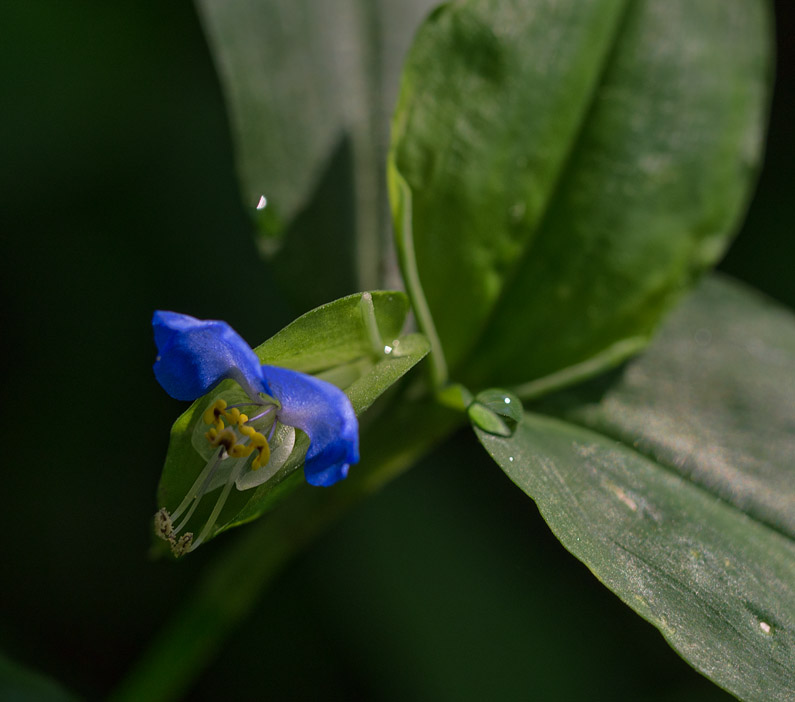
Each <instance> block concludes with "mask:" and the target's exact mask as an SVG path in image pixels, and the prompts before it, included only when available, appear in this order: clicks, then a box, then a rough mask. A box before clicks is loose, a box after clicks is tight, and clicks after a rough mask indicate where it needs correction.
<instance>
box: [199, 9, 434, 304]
mask: <svg viewBox="0 0 795 702" xmlns="http://www.w3.org/2000/svg"><path fill="white" fill-rule="evenodd" d="M196 4H197V6H198V8H199V10H200V13H201V16H202V20H203V24H204V27H205V30H206V32H207V35H208V38H209V41H210V45H211V48H212V51H213V56H214V58H215V60H216V64H217V66H218V71H219V75H220V78H221V82H222V86H223V89H224V93H225V96H226V102H227V105H228V108H229V111H230V117H231V121H232V127H233V134H234V138H235V144H236V152H237V162H238V171H239V175H240V180H241V187H242V191H243V199H244V203H245V205H246V206H247V207H248V208H249V209H250V211H251V213H252V215H253V216H254V217H256V220H257V223H258V225H259V226H258V231H259V235H260V236H259V242H260V244H261V248H262V251H263V253H264V254H266V255H268V256H273V255H274V254H276V256H275V259H274V263H275V266H274V272H275V273H276V275H277V277H280V278H281V282H282V284H283V286H284V288H285V289H286V290H287V291H288V292H289V293H291V295H292V296H293V297H294V299H295V300H296V301H297V303H298V304H300V305H301V306H302V308H303V309H306V308H307V307H311V306H314V305H317V304H319V303H320V302H323V301H325V300H329V299H333V298H335V297H339V296H341V295H345V294H347V293H351V292H353V291H354V290H362V289H369V288H373V287H378V286H379V285H383V284H384V283H383V280H382V278H381V274H382V272H383V271H380V270H379V265H378V262H379V257H380V256H381V250H382V249H384V248H386V247H383V246H382V244H383V242H384V240H385V237H386V229H387V226H386V225H387V222H388V215H387V209H388V208H387V205H386V194H385V191H386V188H385V183H384V177H383V164H384V162H385V160H386V145H387V143H388V134H387V129H388V115H389V113H390V111H391V109H392V105H393V103H394V99H395V96H396V94H397V86H398V77H399V71H400V67H401V65H402V61H403V54H404V53H405V51H406V49H407V47H408V45H409V41H410V38H411V36H412V33H413V32H414V30H415V28H416V27H417V25H418V24H419V22H420V20H421V19H422V17H423V16H424V15H425V14H426V13H427V12H428V10H429V9H430V8H431V7H432V6H433V5H435V4H436V2H435V0H401V2H398V3H395V2H391V1H390V0H378V1H377V2H376V1H364V2H363V1H362V0H322V2H317V0H196ZM262 195H265V196H266V199H267V206H266V207H265V208H264V209H262V210H255V205H256V204H257V203H258V201H259V200H260V197H261V196H262ZM277 251H278V254H277V253H276V252H277ZM280 274H281V275H280ZM307 280H311V281H312V284H311V285H307V284H306V281H307ZM393 282H394V281H393Z"/></svg>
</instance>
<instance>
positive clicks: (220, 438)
mask: <svg viewBox="0 0 795 702" xmlns="http://www.w3.org/2000/svg"><path fill="white" fill-rule="evenodd" d="M210 431H212V429H211V430H210ZM207 433H208V434H209V433H210V432H207ZM236 441H237V437H236V436H235V432H233V431H232V430H231V429H224V430H223V431H222V432H220V433H219V434H218V435H217V436H216V437H215V438H213V439H211V440H210V443H211V444H212V445H213V446H223V447H224V448H225V449H226V451H227V453H229V451H231V450H232V447H233V446H234V445H235V443H236Z"/></svg>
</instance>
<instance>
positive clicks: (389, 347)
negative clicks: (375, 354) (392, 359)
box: [384, 346, 392, 353]
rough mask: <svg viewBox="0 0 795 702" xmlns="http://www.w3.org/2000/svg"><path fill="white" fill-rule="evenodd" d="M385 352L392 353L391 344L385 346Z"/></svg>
mask: <svg viewBox="0 0 795 702" xmlns="http://www.w3.org/2000/svg"><path fill="white" fill-rule="evenodd" d="M384 353H392V347H391V346H384Z"/></svg>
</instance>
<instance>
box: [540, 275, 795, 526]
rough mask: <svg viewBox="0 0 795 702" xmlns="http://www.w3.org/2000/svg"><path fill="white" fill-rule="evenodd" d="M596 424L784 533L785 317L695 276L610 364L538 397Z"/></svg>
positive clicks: (787, 515) (792, 412)
mask: <svg viewBox="0 0 795 702" xmlns="http://www.w3.org/2000/svg"><path fill="white" fill-rule="evenodd" d="M538 409H541V410H543V411H545V412H548V413H552V414H556V415H558V416H560V417H563V418H565V419H568V420H569V421H573V422H575V423H577V424H581V425H583V426H586V427H589V428H592V429H595V430H597V431H599V432H600V433H602V434H604V435H606V436H609V437H611V438H614V439H616V440H618V441H621V442H622V443H624V444H626V445H628V446H634V447H635V448H636V449H637V450H638V451H640V452H641V453H643V454H645V455H647V456H649V457H650V458H652V459H654V460H655V461H657V462H659V463H661V464H662V465H665V466H666V467H667V468H668V469H670V470H673V471H676V472H677V473H680V474H681V475H682V476H683V477H686V478H687V479H688V480H690V481H692V482H694V483H696V484H698V485H700V486H701V487H703V488H705V489H707V490H709V491H710V492H712V493H713V494H715V495H717V496H719V497H720V498H721V499H722V500H725V501H726V502H729V503H731V504H733V505H735V506H736V507H737V508H738V509H741V510H742V511H744V512H746V513H747V514H748V515H749V516H751V517H752V518H754V519H756V520H758V521H760V522H762V523H764V524H767V525H769V526H770V527H772V528H774V529H777V530H778V531H780V532H782V533H783V534H785V535H786V536H789V537H790V538H793V539H795V465H793V461H792V458H793V456H795V316H793V314H792V312H790V311H789V310H787V309H785V308H783V307H781V306H780V305H778V304H776V303H775V302H773V301H772V300H770V299H768V298H766V297H764V296H762V295H760V294H759V293H757V292H754V291H752V290H749V289H748V288H746V287H745V286H743V285H741V284H739V283H737V282H735V281H732V280H731V279H729V278H725V277H723V276H721V277H717V276H714V277H713V278H711V279H707V280H705V281H704V282H703V283H702V284H701V285H700V286H699V287H698V288H697V290H696V291H695V292H694V293H693V294H692V295H690V296H689V297H688V298H686V300H685V301H684V303H683V304H682V305H681V306H680V307H678V308H677V309H676V311H675V312H674V313H673V314H672V315H671V317H670V319H669V320H668V321H667V322H666V323H665V324H664V325H663V327H662V329H661V330H660V333H659V335H658V336H657V337H656V338H655V340H654V342H653V343H652V344H651V346H649V348H648V350H647V351H646V353H644V354H643V355H642V356H639V357H638V358H636V359H633V360H632V361H631V362H630V363H629V364H628V365H627V366H626V367H625V368H623V369H622V370H621V371H620V372H618V373H615V374H613V375H611V376H608V377H605V378H601V379H598V380H594V381H591V382H590V383H587V384H585V385H582V386H579V387H576V388H572V389H571V390H570V391H567V392H563V393H559V394H558V395H556V396H552V397H550V398H549V399H548V400H547V401H545V402H544V403H543V404H541V405H539V406H538Z"/></svg>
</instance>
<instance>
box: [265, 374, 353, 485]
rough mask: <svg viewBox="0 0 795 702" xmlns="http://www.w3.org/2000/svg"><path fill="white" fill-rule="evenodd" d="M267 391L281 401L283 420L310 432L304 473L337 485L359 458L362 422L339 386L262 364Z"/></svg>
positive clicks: (312, 480)
mask: <svg viewBox="0 0 795 702" xmlns="http://www.w3.org/2000/svg"><path fill="white" fill-rule="evenodd" d="M262 377H263V378H264V380H265V384H266V388H267V389H266V392H267V393H268V394H269V395H271V396H273V397H275V398H276V399H277V400H278V401H279V403H280V404H281V409H280V410H279V411H278V417H279V421H280V422H282V424H288V425H290V426H292V427H297V428H298V429H301V430H302V431H304V432H306V434H308V435H309V438H310V440H311V443H310V445H309V451H307V453H306V463H305V465H304V474H305V476H306V482H308V483H309V484H310V485H323V486H327V485H333V484H334V483H336V482H337V481H339V480H342V479H343V478H345V477H346V476H347V475H348V468H349V467H350V465H351V464H353V463H358V462H359V422H358V421H357V419H356V414H355V413H354V411H353V407H352V406H351V401H350V400H349V399H348V396H347V395H346V394H345V393H344V392H342V390H340V389H339V388H338V387H336V386H334V385H332V384H331V383H327V382H326V381H324V380H319V379H318V378H314V377H312V376H311V375H304V374H303V373H298V372H297V371H292V370H287V369H286V368H277V367H276V366H262Z"/></svg>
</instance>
